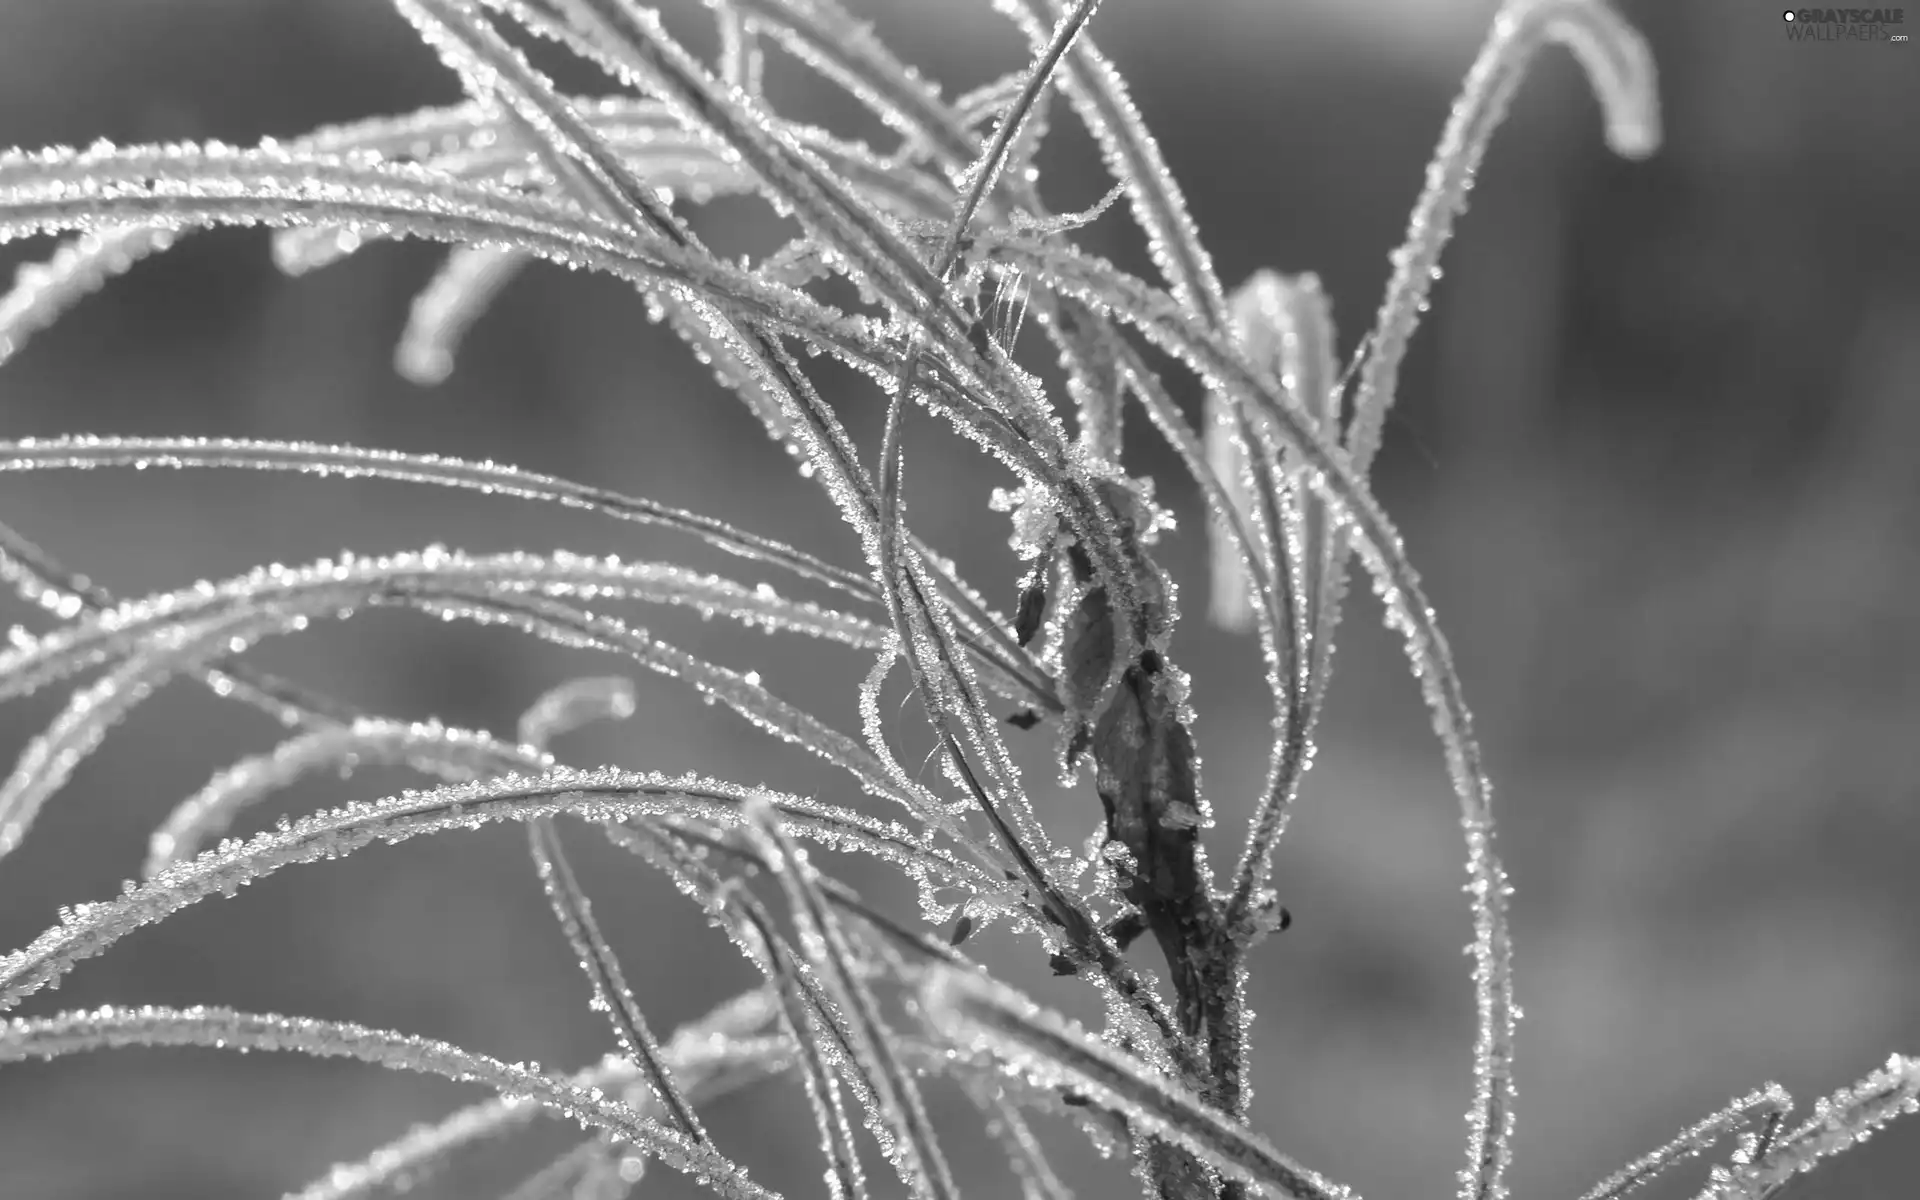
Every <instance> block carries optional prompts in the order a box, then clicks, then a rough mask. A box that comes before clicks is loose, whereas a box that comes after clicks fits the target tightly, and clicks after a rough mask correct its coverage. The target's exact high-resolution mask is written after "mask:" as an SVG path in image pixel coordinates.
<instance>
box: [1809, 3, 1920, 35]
mask: <svg viewBox="0 0 1920 1200" xmlns="http://www.w3.org/2000/svg"><path fill="white" fill-rule="evenodd" d="M1782 16H1783V17H1785V19H1786V26H1787V40H1788V41H1790V42H1904V41H1906V40H1907V31H1906V23H1907V10H1906V9H1904V8H1790V9H1788V10H1787V11H1786V12H1785V13H1783V14H1782Z"/></svg>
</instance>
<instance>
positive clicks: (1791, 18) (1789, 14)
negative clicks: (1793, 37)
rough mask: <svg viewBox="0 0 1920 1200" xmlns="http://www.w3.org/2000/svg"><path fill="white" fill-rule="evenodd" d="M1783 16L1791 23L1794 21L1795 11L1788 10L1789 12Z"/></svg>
mask: <svg viewBox="0 0 1920 1200" xmlns="http://www.w3.org/2000/svg"><path fill="white" fill-rule="evenodd" d="M1781 15H1782V17H1783V18H1784V19H1786V20H1788V21H1791V20H1793V10H1792V9H1788V10H1787V11H1786V12H1785V13H1782V14H1781Z"/></svg>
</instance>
